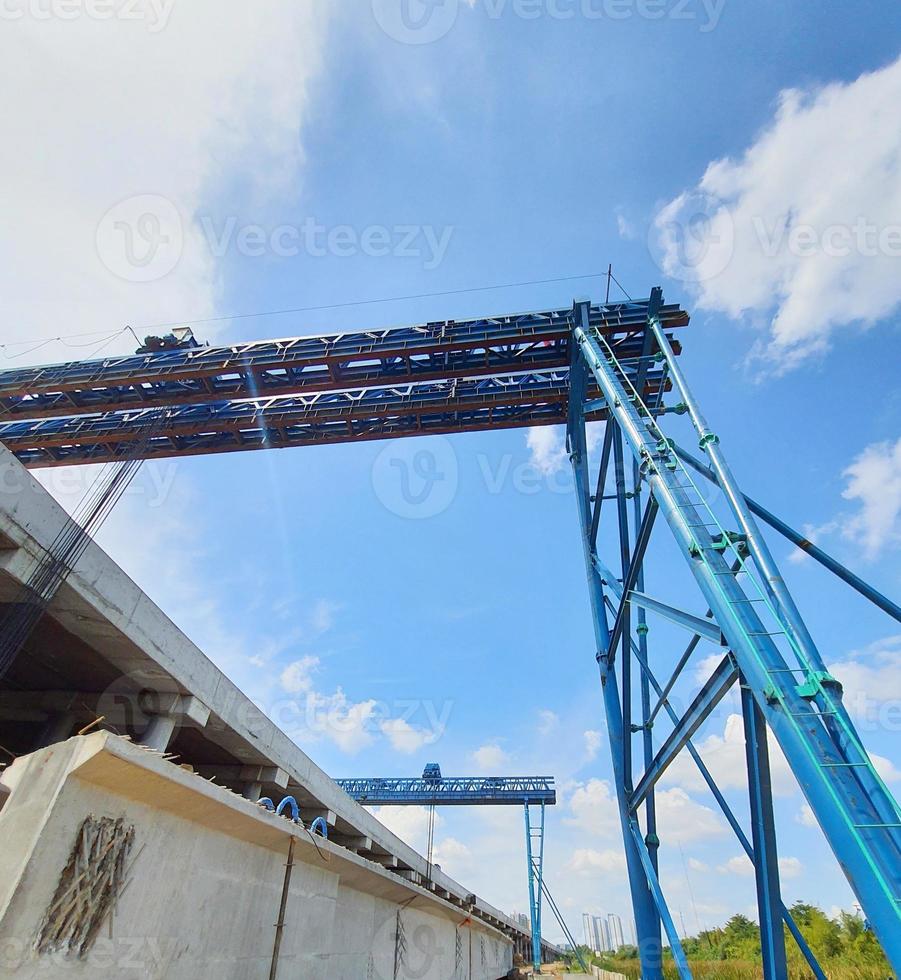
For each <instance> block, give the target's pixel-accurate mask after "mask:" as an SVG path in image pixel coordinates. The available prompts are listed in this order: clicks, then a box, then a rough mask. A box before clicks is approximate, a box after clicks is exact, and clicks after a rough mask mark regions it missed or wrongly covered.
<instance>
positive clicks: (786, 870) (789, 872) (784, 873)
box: [779, 857, 804, 880]
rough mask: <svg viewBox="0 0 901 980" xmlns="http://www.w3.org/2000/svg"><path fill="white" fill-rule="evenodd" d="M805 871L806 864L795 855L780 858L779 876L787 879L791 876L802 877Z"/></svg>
mask: <svg viewBox="0 0 901 980" xmlns="http://www.w3.org/2000/svg"><path fill="white" fill-rule="evenodd" d="M803 872H804V865H803V864H802V863H801V862H800V861H799V860H798V859H797V858H795V857H784V858H779V877H780V878H783V879H785V880H788V879H789V878H800V877H801V875H802V874H803Z"/></svg>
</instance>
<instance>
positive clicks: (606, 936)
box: [601, 919, 613, 952]
mask: <svg viewBox="0 0 901 980" xmlns="http://www.w3.org/2000/svg"><path fill="white" fill-rule="evenodd" d="M601 932H602V933H603V936H602V939H603V941H604V943H603V946H602V947H601V948H602V949H603V950H604V951H605V952H609V951H610V950H612V949H613V943H612V942H611V941H610V926H609V924H608V923H607V920H606V919H601Z"/></svg>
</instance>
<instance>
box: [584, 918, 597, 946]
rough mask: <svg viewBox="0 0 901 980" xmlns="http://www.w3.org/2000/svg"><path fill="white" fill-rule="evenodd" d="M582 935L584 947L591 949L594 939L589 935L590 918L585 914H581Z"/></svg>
mask: <svg viewBox="0 0 901 980" xmlns="http://www.w3.org/2000/svg"><path fill="white" fill-rule="evenodd" d="M582 934H583V936H584V937H585V945H586V946H587V947H588V948H589V949H593V948H594V937H593V936H592V934H591V916H590V915H589V914H588V913H587V912H583V913H582Z"/></svg>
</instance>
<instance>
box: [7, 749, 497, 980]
mask: <svg viewBox="0 0 901 980" xmlns="http://www.w3.org/2000/svg"><path fill="white" fill-rule="evenodd" d="M2 784H3V785H4V786H5V787H6V788H7V789H8V790H9V796H8V799H7V800H6V804H5V806H4V807H3V809H2V811H0V837H2V839H3V840H4V842H5V846H4V847H3V849H2V851H0V949H2V950H3V953H2V956H3V957H4V961H5V962H4V963H3V967H4V969H10V971H11V972H12V973H14V975H15V976H16V977H19V978H22V980H30V978H37V977H45V976H47V975H48V972H47V971H48V966H49V967H50V969H58V970H59V971H60V972H63V971H64V972H65V975H66V976H71V977H72V978H73V980H78V978H79V977H85V978H88V977H90V978H91V980H105V978H109V980H120V978H122V977H128V976H135V977H165V978H166V980H196V978H198V977H214V976H215V977H216V978H217V980H257V978H259V980H263V978H265V977H267V976H268V975H269V970H270V965H271V956H272V948H273V938H274V925H273V923H274V922H275V918H276V915H277V912H278V908H279V905H280V899H281V895H282V887H283V880H284V867H285V859H286V855H287V854H288V850H289V843H290V840H291V838H294V847H293V854H294V866H293V869H292V875H291V883H290V890H289V893H288V895H287V897H286V898H287V900H286V908H285V922H284V930H283V934H282V941H281V948H280V954H279V974H278V975H279V976H284V977H290V976H294V977H303V978H304V980H360V978H362V977H367V976H371V977H373V978H375V980H378V978H384V980H389V978H391V980H393V978H395V977H396V978H398V980H401V978H407V977H409V978H412V977H414V976H415V977H419V978H421V980H447V978H448V977H451V976H454V975H455V972H454V971H455V969H456V968H457V966H458V964H457V963H456V962H455V956H456V953H457V933H458V930H461V929H462V930H464V932H465V939H466V942H465V944H464V946H465V949H466V951H467V953H468V950H469V949H470V947H471V948H472V949H473V950H474V954H473V956H472V958H471V960H470V962H469V964H468V967H469V972H468V973H466V974H464V975H466V976H471V977H472V978H473V980H498V978H500V977H504V976H505V975H506V974H507V972H508V971H509V970H510V968H511V967H512V964H513V941H512V939H511V937H509V936H508V935H506V934H505V932H503V931H502V930H501V929H498V928H495V927H493V926H491V925H489V924H488V923H486V922H483V921H481V920H480V919H478V918H477V917H474V916H472V915H471V914H470V912H469V911H468V910H463V909H460V908H458V907H456V906H455V905H453V904H452V903H450V902H448V901H445V900H444V899H442V898H439V897H438V896H437V895H436V894H435V893H434V892H432V891H429V890H427V889H425V888H421V887H419V886H417V885H415V884H413V883H411V882H409V881H406V880H403V879H401V878H399V877H397V876H396V875H394V874H392V873H390V872H388V871H386V870H384V869H383V868H381V867H380V866H379V865H378V864H376V863H374V862H371V861H368V860H366V859H365V858H363V857H360V856H358V855H356V854H353V853H352V852H350V851H347V850H345V849H344V848H342V847H340V846H338V845H336V844H333V843H331V842H330V841H327V840H324V839H322V838H319V837H316V838H315V839H314V838H313V837H312V835H310V834H309V833H308V832H307V831H306V830H304V829H303V828H302V827H300V826H298V825H296V824H293V823H292V822H291V821H289V820H286V819H284V818H281V817H276V816H275V815H273V814H271V813H270V812H269V811H267V810H265V809H263V808H262V807H260V806H259V805H258V804H254V803H251V802H249V801H247V800H245V799H243V798H242V797H240V796H238V795H237V794H234V793H232V792H230V791H229V790H227V789H225V788H224V787H221V786H218V785H216V784H214V783H212V782H210V781H208V780H206V779H203V778H202V777H201V776H198V775H196V774H194V773H190V772H187V771H185V770H184V769H183V768H181V767H179V766H177V765H175V764H174V763H172V762H170V761H167V760H166V759H165V758H163V757H162V756H161V755H160V754H158V753H155V752H152V751H151V750H149V749H146V748H144V747H141V746H137V745H135V744H133V743H131V742H130V741H128V740H127V739H124V738H122V737H120V736H116V735H112V734H110V733H107V732H99V733H95V734H93V735H88V736H81V737H75V738H72V739H69V740H68V741H66V742H60V743H57V744H56V745H54V746H51V747H49V748H46V749H42V750H40V751H38V752H36V753H33V754H31V755H29V756H25V757H22V758H19V759H17V760H16V762H15V763H14V764H13V765H12V766H10V767H9V768H8V769H7V770H6V771H5V772H4V775H3V777H2ZM89 815H90V816H91V817H93V818H95V819H102V818H111V819H113V820H118V819H121V820H123V822H124V824H125V825H126V826H127V827H128V828H132V827H133V828H134V844H133V849H132V851H131V853H130V855H129V861H128V864H127V879H126V883H125V886H124V888H123V889H122V890H121V892H120V894H119V896H118V897H117V899H116V900H115V903H114V908H113V914H112V916H111V918H110V919H109V921H108V927H106V926H105V927H104V928H103V929H102V930H101V931H100V932H99V934H98V935H97V937H96V939H95V940H94V941H93V943H91V944H89V947H88V948H87V949H86V950H85V951H84V953H83V955H81V956H74V955H67V954H65V953H64V952H62V951H60V952H52V951H50V952H43V953H39V952H37V950H36V949H35V942H34V938H35V936H36V935H38V934H40V933H41V930H42V928H43V925H44V923H45V922H46V919H47V915H48V908H49V906H50V905H51V902H52V900H53V898H54V895H55V894H56V891H57V886H58V882H59V880H60V875H61V872H62V871H63V869H64V868H65V867H66V864H67V861H68V858H69V855H70V852H71V850H72V847H73V844H74V843H75V841H76V839H77V836H78V833H79V829H80V827H81V825H82V823H83V821H84V820H85V818H86V817H88V816H89ZM81 867H82V868H83V869H84V872H83V876H82V879H81V882H82V885H86V883H87V882H88V881H89V880H90V873H91V862H90V861H87V862H83V864H82V865H81ZM399 932H400V933H401V934H402V936H404V937H405V941H402V942H401V944H400V945H403V946H405V949H404V952H403V953H402V954H400V955H399V954H398V948H399V947H398V938H397V937H398V933H399ZM54 957H56V958H58V962H57V964H56V966H52V965H51V964H53V962H54ZM398 960H399V961H400V962H399V963H398Z"/></svg>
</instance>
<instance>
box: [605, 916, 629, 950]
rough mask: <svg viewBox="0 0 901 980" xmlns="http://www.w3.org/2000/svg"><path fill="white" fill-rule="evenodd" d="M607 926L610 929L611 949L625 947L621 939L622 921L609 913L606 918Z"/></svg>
mask: <svg viewBox="0 0 901 980" xmlns="http://www.w3.org/2000/svg"><path fill="white" fill-rule="evenodd" d="M607 925H608V926H609V928H610V942H611V944H612V946H611V948H612V949H619V948H620V947H621V946H625V945H626V943H625V940H624V939H623V922H622V919H620V917H619V916H618V915H617V914H616V913H615V912H611V913H610V914H609V915H608V916H607Z"/></svg>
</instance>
